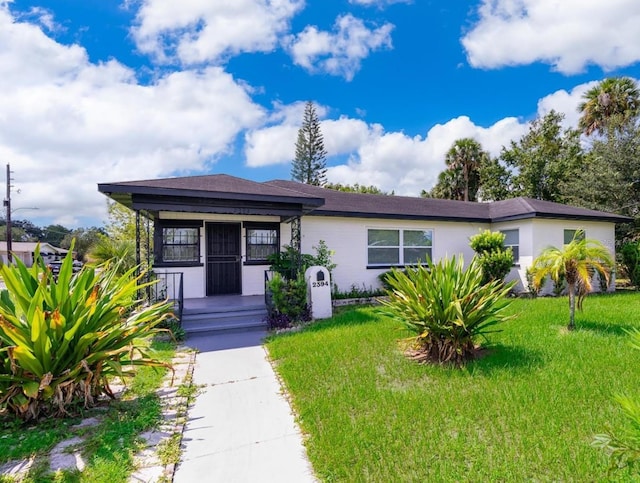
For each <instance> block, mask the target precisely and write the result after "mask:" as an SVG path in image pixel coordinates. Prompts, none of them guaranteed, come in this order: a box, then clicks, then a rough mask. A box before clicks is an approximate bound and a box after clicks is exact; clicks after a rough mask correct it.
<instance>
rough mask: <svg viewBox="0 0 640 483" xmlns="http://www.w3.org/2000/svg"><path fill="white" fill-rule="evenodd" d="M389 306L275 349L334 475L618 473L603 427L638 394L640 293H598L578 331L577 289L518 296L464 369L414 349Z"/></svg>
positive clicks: (320, 467)
mask: <svg viewBox="0 0 640 483" xmlns="http://www.w3.org/2000/svg"><path fill="white" fill-rule="evenodd" d="M381 310H382V309H380V308H374V307H367V308H349V309H346V310H344V311H342V312H340V313H339V314H338V315H336V316H335V317H334V318H333V319H330V320H327V321H323V322H319V323H317V324H314V325H313V326H311V327H309V328H308V329H307V330H304V331H302V332H299V333H294V334H285V335H280V336H275V337H273V338H271V339H270V340H269V342H268V349H269V353H270V355H271V357H272V358H273V360H274V361H275V365H276V368H277V370H278V372H279V373H280V375H281V376H282V378H283V380H284V382H285V384H286V386H287V389H288V391H289V393H290V395H291V398H292V402H293V405H294V408H295V410H296V412H297V414H298V418H299V422H300V424H301V427H302V430H303V432H304V433H306V434H307V435H308V441H307V448H308V454H309V458H310V459H311V462H312V464H313V467H314V470H315V472H316V474H317V475H318V476H319V477H320V479H322V480H324V481H385V482H386V481H524V480H527V481H531V480H535V481H603V480H607V481H611V480H614V481H615V480H616V479H620V480H621V481H629V479H630V478H632V475H630V474H629V473H627V472H624V471H623V472H619V473H615V474H614V475H613V476H612V475H608V474H607V466H608V460H607V458H606V457H605V455H604V454H603V453H602V452H601V451H600V450H597V449H594V448H593V447H591V446H590V443H591V441H592V439H593V436H594V434H597V433H601V432H604V431H607V430H609V429H612V430H614V431H616V430H619V429H620V428H622V427H623V426H624V424H625V421H624V417H623V415H622V413H621V411H620V409H619V408H618V406H617V405H616V404H615V402H613V400H612V395H613V394H614V393H621V392H622V393H626V394H628V395H630V396H633V397H635V398H637V399H640V386H639V385H638V381H639V380H640V355H639V354H638V351H634V350H633V349H632V348H630V347H629V346H628V339H629V337H628V336H627V335H626V334H625V333H624V330H623V329H629V328H631V327H640V294H637V293H629V294H618V295H605V296H591V297H588V298H587V299H586V301H585V311H584V312H583V313H578V314H577V316H576V325H577V330H576V331H575V332H567V331H566V329H565V328H566V325H567V322H568V302H567V299H566V297H563V298H558V299H551V298H544V299H536V300H524V299H519V300H515V301H514V303H513V305H512V306H511V308H510V311H511V312H513V313H516V314H518V316H517V317H516V318H515V319H513V320H511V321H509V322H507V323H505V324H503V325H502V326H501V327H502V329H503V331H502V332H500V333H497V334H491V335H490V346H491V351H490V353H489V355H487V356H486V357H485V358H483V359H481V360H478V361H475V362H473V363H470V364H469V365H467V367H466V368H464V369H462V370H459V369H455V368H450V367H434V366H426V365H418V364H416V363H414V362H411V361H409V360H407V359H406V358H405V357H404V356H403V354H402V353H401V351H400V349H399V347H398V340H399V339H401V338H403V337H406V336H407V335H408V334H407V333H406V332H405V331H404V330H403V329H402V327H401V325H400V324H399V323H398V322H395V321H392V320H389V319H387V318H385V317H383V316H382V315H381V314H380V311H381Z"/></svg>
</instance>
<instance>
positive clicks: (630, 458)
mask: <svg viewBox="0 0 640 483" xmlns="http://www.w3.org/2000/svg"><path fill="white" fill-rule="evenodd" d="M628 333H629V335H631V346H632V347H634V348H635V349H638V350H640V331H639V330H638V329H633V331H630V332H628ZM615 400H616V402H617V403H618V404H619V405H620V407H621V408H622V411H623V412H624V415H625V417H626V418H627V422H628V427H627V428H626V429H625V430H624V431H622V432H621V433H620V434H617V435H614V434H598V435H596V436H595V437H594V440H593V443H592V445H593V446H595V447H596V448H600V449H602V450H604V451H605V452H606V453H607V455H608V456H609V461H610V469H611V470H614V469H620V468H624V467H626V466H631V467H637V465H638V463H640V404H639V403H638V402H637V401H634V400H633V399H631V398H629V397H628V396H622V395H617V396H615Z"/></svg>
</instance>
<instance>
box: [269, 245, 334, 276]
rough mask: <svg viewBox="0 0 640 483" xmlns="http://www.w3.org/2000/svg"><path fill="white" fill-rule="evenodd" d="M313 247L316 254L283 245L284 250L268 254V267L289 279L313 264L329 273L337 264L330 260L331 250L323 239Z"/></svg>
mask: <svg viewBox="0 0 640 483" xmlns="http://www.w3.org/2000/svg"><path fill="white" fill-rule="evenodd" d="M313 249H314V250H315V251H316V254H315V255H309V254H308V253H300V252H299V251H298V250H296V249H295V248H293V247H291V246H289V245H285V247H284V251H282V252H278V253H274V254H272V255H269V257H268V258H267V260H268V261H269V263H270V264H271V267H270V269H271V271H273V272H277V273H279V274H280V275H282V276H283V277H284V278H286V279H289V280H291V279H294V278H297V277H298V274H300V273H302V274H303V275H304V272H305V271H306V270H307V268H309V267H313V266H314V265H319V266H322V267H325V268H326V269H327V270H329V273H331V272H332V271H333V269H334V268H336V266H337V265H336V264H335V263H333V261H332V260H331V257H332V255H333V251H332V250H329V248H328V247H327V244H326V243H325V241H324V240H320V241H319V242H318V245H317V246H314V247H313Z"/></svg>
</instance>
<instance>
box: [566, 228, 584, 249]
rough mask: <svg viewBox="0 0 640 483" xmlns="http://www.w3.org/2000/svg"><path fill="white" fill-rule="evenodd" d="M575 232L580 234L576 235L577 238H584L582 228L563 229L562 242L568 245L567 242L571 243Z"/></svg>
mask: <svg viewBox="0 0 640 483" xmlns="http://www.w3.org/2000/svg"><path fill="white" fill-rule="evenodd" d="M577 232H580V234H579V235H578V240H584V237H585V234H584V230H565V231H564V244H565V245H568V244H569V243H571V242H572V241H573V239H574V238H575V236H576V233H577Z"/></svg>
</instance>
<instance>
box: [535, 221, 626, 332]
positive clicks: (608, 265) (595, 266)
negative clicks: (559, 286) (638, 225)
mask: <svg viewBox="0 0 640 483" xmlns="http://www.w3.org/2000/svg"><path fill="white" fill-rule="evenodd" d="M613 267H614V261H613V258H612V256H611V254H610V253H609V250H608V249H607V247H605V246H604V245H603V244H602V243H600V242H599V241H597V240H593V239H588V238H584V231H582V230H578V231H577V232H576V234H575V236H574V238H573V241H571V243H569V244H568V245H565V246H564V247H563V248H556V247H548V248H546V249H545V250H543V251H542V253H541V254H540V256H539V257H538V258H536V259H535V260H534V261H533V265H532V268H531V271H532V273H533V285H534V287H535V288H536V289H538V288H539V287H541V286H542V283H543V282H544V279H545V278H546V277H550V278H551V280H553V281H554V283H559V282H560V281H561V280H562V279H563V278H564V280H565V281H566V283H567V290H568V292H569V325H568V326H567V328H568V329H569V330H573V329H574V328H575V312H576V296H577V298H578V300H577V301H578V304H577V306H578V309H581V308H582V299H583V297H584V296H586V294H587V293H589V292H590V291H591V287H592V279H593V276H594V274H595V273H598V275H599V276H600V277H603V278H604V280H605V281H606V283H607V286H608V285H609V276H610V274H611V270H612V269H613Z"/></svg>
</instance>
